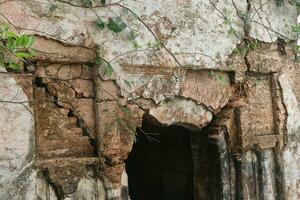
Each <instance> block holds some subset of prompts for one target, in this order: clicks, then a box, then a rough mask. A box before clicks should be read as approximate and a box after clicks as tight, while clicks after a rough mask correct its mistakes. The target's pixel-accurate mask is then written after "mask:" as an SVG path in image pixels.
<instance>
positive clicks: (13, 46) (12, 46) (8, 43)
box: [6, 37, 16, 51]
mask: <svg viewBox="0 0 300 200" xmlns="http://www.w3.org/2000/svg"><path fill="white" fill-rule="evenodd" d="M15 43H16V41H15V40H14V39H13V38H12V37H9V38H7V40H6V46H7V48H8V49H9V50H11V51H15V49H16V44H15Z"/></svg>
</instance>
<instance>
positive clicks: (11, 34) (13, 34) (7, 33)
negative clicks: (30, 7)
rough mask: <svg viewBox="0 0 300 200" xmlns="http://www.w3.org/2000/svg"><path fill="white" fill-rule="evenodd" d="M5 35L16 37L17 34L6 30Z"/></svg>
mask: <svg viewBox="0 0 300 200" xmlns="http://www.w3.org/2000/svg"><path fill="white" fill-rule="evenodd" d="M6 37H10V38H17V37H18V35H17V34H15V33H14V32H10V31H8V32H6Z"/></svg>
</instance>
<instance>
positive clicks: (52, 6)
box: [49, 4, 58, 12]
mask: <svg viewBox="0 0 300 200" xmlns="http://www.w3.org/2000/svg"><path fill="white" fill-rule="evenodd" d="M57 7H58V6H57V5H54V4H52V5H51V6H50V8H49V11H50V12H53V11H54V10H56V8H57Z"/></svg>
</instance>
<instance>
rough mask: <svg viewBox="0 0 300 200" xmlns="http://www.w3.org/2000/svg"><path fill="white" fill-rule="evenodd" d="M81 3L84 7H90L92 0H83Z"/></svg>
mask: <svg viewBox="0 0 300 200" xmlns="http://www.w3.org/2000/svg"><path fill="white" fill-rule="evenodd" d="M83 5H84V6H86V7H92V5H93V2H92V0H83Z"/></svg>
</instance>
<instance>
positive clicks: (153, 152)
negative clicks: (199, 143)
mask: <svg viewBox="0 0 300 200" xmlns="http://www.w3.org/2000/svg"><path fill="white" fill-rule="evenodd" d="M137 132H138V134H137V141H136V143H135V144H134V146H133V149H132V152H131V153H130V154H129V157H128V159H127V161H126V171H127V174H128V184H129V194H130V198H131V200H194V192H193V161H192V152H191V145H190V135H191V133H190V131H189V130H187V129H185V128H183V127H181V126H177V125H172V126H169V127H162V126H159V125H156V124H154V123H152V122H151V121H150V120H143V124H142V127H141V128H138V129H137Z"/></svg>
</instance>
